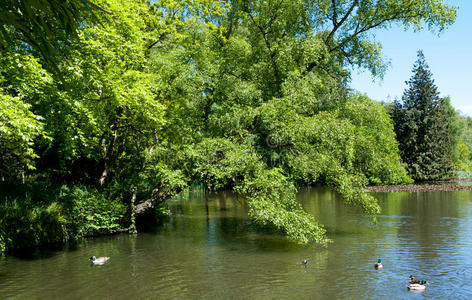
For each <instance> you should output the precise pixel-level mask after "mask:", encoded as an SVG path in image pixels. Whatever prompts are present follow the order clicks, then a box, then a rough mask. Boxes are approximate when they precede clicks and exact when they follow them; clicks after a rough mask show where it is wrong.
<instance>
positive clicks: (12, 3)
mask: <svg viewBox="0 0 472 300" xmlns="http://www.w3.org/2000/svg"><path fill="white" fill-rule="evenodd" d="M92 9H93V11H95V13H98V11H99V10H102V9H101V8H100V7H99V6H98V5H96V4H95V3H94V2H93V1H90V0H68V1H62V0H49V1H21V0H5V1H3V3H2V5H1V6H0V23H1V24H2V25H1V26H0V45H3V46H4V47H8V44H10V43H12V42H13V43H14V41H15V40H20V41H22V42H23V43H24V46H25V47H29V48H31V49H33V50H35V51H37V52H39V53H40V54H41V55H42V58H43V59H45V60H46V61H47V62H49V63H53V65H54V66H55V64H56V63H57V62H58V60H57V58H56V57H55V56H57V55H58V54H59V53H60V51H58V50H60V49H61V48H62V45H63V43H64V42H65V41H67V40H70V38H71V37H75V36H76V34H77V29H78V28H79V26H80V24H81V23H82V22H83V21H84V19H85V18H88V17H92V16H94V13H93V11H92Z"/></svg>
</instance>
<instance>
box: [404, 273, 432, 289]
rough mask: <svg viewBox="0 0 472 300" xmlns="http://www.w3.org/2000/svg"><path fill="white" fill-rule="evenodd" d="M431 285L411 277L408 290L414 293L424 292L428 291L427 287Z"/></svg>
mask: <svg viewBox="0 0 472 300" xmlns="http://www.w3.org/2000/svg"><path fill="white" fill-rule="evenodd" d="M427 284H429V282H427V281H426V280H415V276H413V275H410V283H409V284H408V289H409V290H412V291H422V290H425V289H426V285H427Z"/></svg>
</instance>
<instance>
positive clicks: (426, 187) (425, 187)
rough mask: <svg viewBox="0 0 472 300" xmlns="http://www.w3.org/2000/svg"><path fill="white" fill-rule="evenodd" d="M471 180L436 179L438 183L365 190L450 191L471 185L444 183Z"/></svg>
mask: <svg viewBox="0 0 472 300" xmlns="http://www.w3.org/2000/svg"><path fill="white" fill-rule="evenodd" d="M471 181H472V180H470V179H467V180H453V181H437V182H436V183H439V184H431V183H425V184H408V185H379V186H368V187H366V191H367V192H375V193H393V192H452V191H471V190H472V185H458V184H444V183H453V182H471Z"/></svg>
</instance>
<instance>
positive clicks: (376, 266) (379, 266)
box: [374, 259, 383, 270]
mask: <svg viewBox="0 0 472 300" xmlns="http://www.w3.org/2000/svg"><path fill="white" fill-rule="evenodd" d="M382 267H383V266H382V260H381V259H379V260H378V261H377V263H376V264H375V265H374V268H376V269H377V270H378V269H382Z"/></svg>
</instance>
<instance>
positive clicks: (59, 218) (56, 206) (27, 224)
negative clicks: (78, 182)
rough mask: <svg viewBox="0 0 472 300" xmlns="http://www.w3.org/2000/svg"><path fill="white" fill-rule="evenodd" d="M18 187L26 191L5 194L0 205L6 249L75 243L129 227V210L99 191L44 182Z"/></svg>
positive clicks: (0, 229)
mask: <svg viewBox="0 0 472 300" xmlns="http://www.w3.org/2000/svg"><path fill="white" fill-rule="evenodd" d="M18 188H21V189H22V190H23V191H27V192H26V193H23V194H22V193H17V192H14V193H13V195H4V197H5V199H4V200H3V199H2V202H1V204H0V214H1V215H2V218H1V219H0V241H2V246H1V247H3V250H15V249H21V248H32V247H35V246H38V245H44V244H53V243H58V242H66V241H73V240H77V239H80V238H83V237H86V236H92V235H97V234H110V233H114V232H117V231H123V230H124V229H125V228H126V225H127V224H126V223H123V221H125V219H124V214H125V213H126V210H127V207H126V206H125V205H124V204H123V203H121V201H119V200H118V199H116V200H109V199H107V198H106V197H105V195H103V194H100V193H98V192H97V191H96V190H93V189H90V188H86V187H79V186H74V187H68V186H66V185H63V186H61V187H54V186H49V185H45V184H41V183H39V184H35V185H34V186H30V187H28V186H21V185H18V186H17V189H18ZM38 189H39V190H42V189H48V193H42V194H38V193H37V192H36V190H38ZM12 199H13V200H12Z"/></svg>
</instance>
